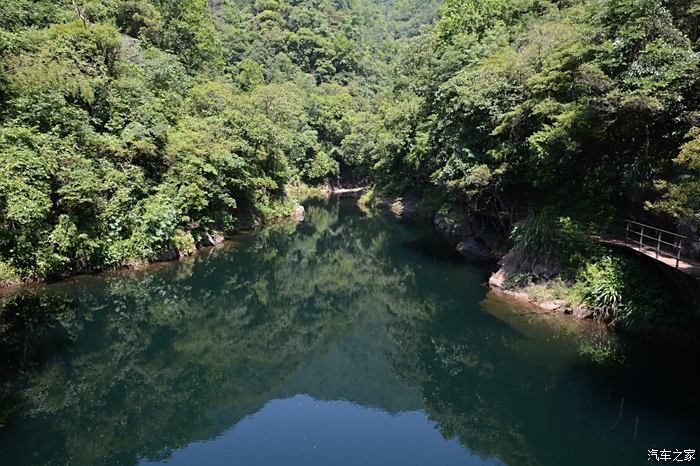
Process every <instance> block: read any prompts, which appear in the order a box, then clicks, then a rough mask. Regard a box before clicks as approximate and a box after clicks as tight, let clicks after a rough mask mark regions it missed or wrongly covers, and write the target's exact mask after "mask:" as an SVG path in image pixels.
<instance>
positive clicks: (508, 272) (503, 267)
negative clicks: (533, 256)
mask: <svg viewBox="0 0 700 466" xmlns="http://www.w3.org/2000/svg"><path fill="white" fill-rule="evenodd" d="M521 263H522V256H521V255H520V253H519V252H518V251H516V250H515V249H511V250H510V251H509V252H508V254H506V255H505V256H503V257H502V258H501V260H500V261H499V263H498V264H499V265H500V268H499V269H498V270H497V271H496V272H494V273H493V274H492V275H491V277H490V278H489V286H491V287H493V288H500V289H506V288H507V286H506V282H507V281H508V278H509V277H510V276H512V275H513V274H515V273H517V272H518V270H519V269H520V265H521Z"/></svg>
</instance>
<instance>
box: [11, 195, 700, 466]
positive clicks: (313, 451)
mask: <svg viewBox="0 0 700 466" xmlns="http://www.w3.org/2000/svg"><path fill="white" fill-rule="evenodd" d="M488 273H489V266H484V267H477V266H474V265H469V264H466V263H464V262H463V261H462V260H460V259H459V258H458V257H455V256H454V255H453V254H452V252H451V250H450V248H448V247H447V246H445V244H444V243H443V242H442V240H441V239H440V238H439V237H437V235H436V233H435V232H434V231H432V229H431V228H430V227H429V226H426V225H415V224H410V223H406V222H402V221H400V220H397V219H394V218H392V217H389V216H386V215H377V214H372V213H363V212H362V211H360V210H359V209H358V208H357V207H356V206H355V205H354V204H353V203H352V202H351V201H343V200H341V201H338V200H329V201H321V200H312V201H309V202H308V203H307V217H306V220H305V221H304V222H303V223H300V224H292V223H280V224H275V225H272V226H270V227H268V228H266V229H264V230H262V231H260V232H257V233H253V234H247V235H242V236H241V237H239V238H238V239H237V240H236V241H234V242H231V243H228V244H226V245H225V246H223V247H220V248H217V249H213V250H211V251H207V252H204V253H203V254H200V255H198V256H197V257H196V258H194V259H192V260H189V261H185V262H180V263H173V264H165V265H162V266H158V267H156V268H152V269H148V270H144V271H130V272H120V273H112V274H106V275H102V276H99V277H91V278H82V279H76V280H73V281H71V282H66V283H61V284H55V285H50V286H45V287H39V288H32V289H24V290H21V291H17V290H15V291H12V292H6V293H4V294H2V295H0V309H2V314H1V315H2V320H1V321H0V326H1V328H0V330H2V331H3V332H4V333H5V338H3V341H2V343H1V344H0V350H1V351H2V354H3V359H4V363H3V365H2V368H1V369H0V375H1V379H0V380H1V382H2V383H1V386H2V391H1V392H0V424H3V427H0V464H3V465H13V466H14V465H17V466H21V465H44V464H51V465H54V464H55V465H63V464H70V465H153V464H172V465H253V466H254V465H378V466H389V465H402V466H407V465H446V466H447V465H513V466H515V465H551V466H561V465H581V466H583V465H586V466H590V465H608V464H609V465H643V464H650V462H649V461H648V455H647V450H648V449H651V448H657V449H662V448H666V449H669V450H674V449H681V450H683V449H696V450H698V449H700V430H699V423H698V415H699V414H700V402H699V401H698V396H697V393H698V390H700V384H698V382H699V380H698V369H699V368H700V364H699V363H698V357H697V352H695V351H688V350H686V351H685V353H683V356H682V357H679V356H678V354H676V353H673V352H672V350H671V349H669V348H667V346H668V344H659V343H654V344H644V343H640V342H636V343H635V342H632V341H620V340H618V339H613V338H612V337H610V336H609V335H607V334H606V333H605V332H604V331H602V330H601V329H599V328H596V327H595V326H583V327H582V326H581V325H578V324H576V323H574V322H572V321H571V320H567V319H560V318H552V317H546V316H541V315H535V314H532V313H530V312H527V310H524V309H520V308H518V306H517V305H514V304H512V303H508V302H506V301H500V300H499V299H497V298H495V297H490V296H487V290H486V289H485V288H484V287H483V286H482V283H483V282H484V281H485V279H486V278H487V277H488ZM586 348H587V349H588V350H589V351H584V349H586ZM591 348H593V349H596V348H597V349H600V348H615V351H616V354H617V357H616V359H615V361H612V362H608V363H607V364H600V363H596V362H595V361H594V359H593V358H591V357H590V354H591V351H590V349H591ZM696 456H697V455H696Z"/></svg>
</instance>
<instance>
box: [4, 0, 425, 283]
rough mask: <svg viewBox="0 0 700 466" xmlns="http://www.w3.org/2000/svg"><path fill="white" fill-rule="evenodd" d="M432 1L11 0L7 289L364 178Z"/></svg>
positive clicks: (154, 253)
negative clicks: (400, 65) (401, 48)
mask: <svg viewBox="0 0 700 466" xmlns="http://www.w3.org/2000/svg"><path fill="white" fill-rule="evenodd" d="M404 3H405V2H404ZM430 5H431V3H430V2H428V3H427V4H426V2H423V5H422V6H421V17H420V18H422V19H421V21H422V20H425V21H429V20H430V19H431V17H430V14H431V13H430V12H431V11H432V12H433V14H435V12H436V9H437V8H436V7H435V6H430ZM423 7H426V8H423ZM415 8H418V5H417V4H416V5H414V4H404V5H393V4H380V3H373V2H370V1H356V2H342V1H340V2H332V1H330V0H303V1H296V2H288V3H287V2H284V1H278V0H257V1H255V2H252V1H228V0H223V1H221V0H210V1H205V0H185V1H179V0H178V1H174V0H164V1H151V2H149V1H146V0H137V1H115V0H95V1H48V0H45V1H39V2H35V1H28V0H26V1H25V0H11V1H9V2H5V3H4V4H3V5H2V6H1V7H0V26H2V29H0V103H1V108H2V111H1V113H0V123H1V126H0V172H1V173H2V175H1V177H0V282H6V283H7V282H12V281H17V280H21V279H32V278H44V277H51V276H57V275H61V274H66V273H76V272H84V271H90V270H96V269H100V268H104V267H114V266H122V265H128V264H130V263H135V262H141V261H150V260H155V259H157V258H159V257H160V256H161V255H162V254H163V253H164V252H167V251H169V250H172V249H173V248H175V249H177V250H178V251H179V252H180V254H187V253H188V252H189V251H191V250H192V247H193V245H194V243H195V241H198V240H199V239H200V238H201V235H202V233H203V232H204V231H205V230H209V229H211V230H212V231H219V232H224V233H230V232H232V231H234V230H236V229H237V228H240V227H243V226H247V225H250V224H253V223H257V222H259V221H263V220H265V219H266V218H269V217H272V216H274V215H279V214H284V213H285V211H287V210H289V208H290V204H289V202H288V201H287V199H286V197H285V194H284V192H285V186H287V185H288V184H290V183H294V182H299V181H301V182H305V183H309V184H320V183H324V182H328V181H333V182H336V181H337V179H338V177H339V176H340V172H341V171H344V172H348V173H349V174H348V176H350V177H351V176H352V174H350V170H349V168H348V167H350V166H354V165H356V164H357V160H356V157H357V156H356V153H357V151H356V150H355V146H356V144H357V142H358V141H360V140H362V139H363V138H364V137H365V134H366V133H367V132H368V131H370V129H369V127H368V124H369V123H370V122H373V121H375V120H376V119H377V117H376V115H377V112H378V107H379V104H378V102H380V101H381V99H380V98H379V96H381V95H382V94H384V93H386V92H387V90H388V89H389V81H388V80H389V77H390V75H391V73H390V71H389V69H390V68H389V60H390V58H391V57H393V56H394V55H395V53H394V52H395V49H396V44H395V43H394V41H393V40H394V38H395V37H403V36H409V35H415V34H416V33H417V27H418V25H417V24H415V21H414V17H413V10H412V9H415ZM402 12H403V13H402Z"/></svg>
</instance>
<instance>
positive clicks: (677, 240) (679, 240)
mask: <svg viewBox="0 0 700 466" xmlns="http://www.w3.org/2000/svg"><path fill="white" fill-rule="evenodd" d="M633 225H637V226H639V227H641V228H640V229H639V230H635V229H634V227H633ZM645 230H649V232H650V233H655V234H656V235H655V236H649V235H647V234H645ZM630 233H631V234H632V236H634V238H630ZM664 233H666V234H667V235H671V237H672V238H673V243H669V242H668V241H664V240H662V239H661V235H662V234H664ZM637 237H639V240H637V239H636V238H637ZM644 238H647V239H649V240H651V241H654V242H655V243H656V245H654V246H652V245H650V244H644ZM684 239H687V238H686V237H685V236H683V235H679V234H678V233H674V232H672V231H668V230H664V229H661V228H656V227H653V226H651V225H647V224H644V223H640V222H637V221H634V220H630V219H625V240H626V241H633V242H634V244H636V245H638V246H639V250H640V251H642V247H645V248H652V249H653V250H654V251H655V252H656V258H657V259H658V258H659V255H663V256H668V257H671V258H673V259H675V260H676V268H678V265H679V263H680V260H681V253H682V252H683V240H684ZM662 244H663V245H666V246H670V247H671V248H672V251H673V253H670V252H667V251H664V250H663V249H662V248H661V245H662Z"/></svg>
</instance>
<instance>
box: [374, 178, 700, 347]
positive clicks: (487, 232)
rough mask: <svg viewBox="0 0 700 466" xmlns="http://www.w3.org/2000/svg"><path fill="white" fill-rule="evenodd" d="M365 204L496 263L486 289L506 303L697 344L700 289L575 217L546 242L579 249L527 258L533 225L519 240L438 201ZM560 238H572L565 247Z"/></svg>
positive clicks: (498, 225) (381, 198)
mask: <svg viewBox="0 0 700 466" xmlns="http://www.w3.org/2000/svg"><path fill="white" fill-rule="evenodd" d="M361 202H362V203H363V204H365V205H371V206H374V207H376V208H380V209H384V210H388V211H391V212H392V213H393V214H394V215H397V216H400V217H405V218H422V219H424V220H426V221H431V222H432V223H433V225H434V226H435V228H436V229H437V230H438V231H440V232H441V233H442V235H443V237H444V238H445V239H446V240H447V241H448V242H449V243H450V244H451V245H452V246H453V247H454V248H455V250H456V251H457V252H458V253H460V254H461V255H462V256H463V257H464V258H465V259H466V260H468V261H472V262H491V263H493V264H495V265H494V270H493V273H492V274H491V276H490V278H489V280H488V283H487V286H488V287H489V288H490V289H491V290H492V292H493V293H495V294H498V295H499V296H501V297H503V298H504V299H511V300H513V301H514V302H518V303H521V304H525V305H527V306H528V307H530V308H533V307H535V308H537V310H538V312H545V313H552V314H559V315H565V316H569V317H571V318H574V319H576V320H584V319H589V320H596V321H599V322H602V323H604V324H606V325H607V326H608V327H609V328H611V329H615V330H618V331H630V332H635V333H640V334H644V335H646V336H653V337H662V338H665V337H673V338H680V339H683V340H692V341H696V340H697V337H696V336H695V335H694V332H693V331H692V329H694V328H698V327H700V318H699V316H698V312H697V309H696V308H695V307H696V304H695V303H694V302H693V300H692V297H691V296H697V290H696V291H695V292H689V290H690V288H689V287H693V286H696V284H695V283H683V282H682V281H683V277H677V276H674V275H673V274H672V273H670V272H667V271H664V270H661V269H659V268H658V267H657V266H656V264H653V263H649V262H644V261H643V259H641V258H639V257H636V256H635V255H634V254H633V253H632V254H629V253H628V251H620V250H616V249H614V248H610V247H607V246H605V245H601V244H598V243H596V242H594V241H592V240H590V238H588V237H586V235H585V234H584V233H583V232H582V231H581V230H580V229H579V226H577V225H576V224H575V222H573V221H572V220H571V219H568V218H560V219H558V220H556V222H560V221H561V222H564V223H563V224H562V225H557V228H558V227H559V226H561V228H562V232H560V233H556V232H555V233H552V234H554V237H552V238H550V239H548V240H547V241H546V242H545V244H547V243H550V242H551V243H552V244H554V245H556V244H569V243H570V244H574V245H575V247H573V248H572V249H571V250H566V251H556V250H554V249H551V248H550V249H546V248H545V249H543V250H541V251H534V252H533V251H527V253H526V251H525V247H524V246H523V244H519V243H518V241H519V240H520V241H521V243H522V239H520V238H519V237H518V235H522V234H523V231H524V230H527V228H528V225H527V222H528V221H522V222H519V223H518V225H517V227H516V230H515V231H516V232H518V233H517V234H516V235H513V234H511V228H512V227H513V226H515V225H513V226H511V225H509V224H504V223H503V222H498V221H496V220H495V219H493V218H490V217H487V216H484V215H480V214H474V213H472V214H470V213H469V212H468V211H467V210H466V209H465V208H464V207H461V206H459V205H455V204H451V203H447V202H445V203H442V204H439V203H433V205H432V210H430V209H427V210H426V209H425V202H424V201H423V200H421V199H420V197H419V196H415V195H414V196H390V195H374V193H372V192H371V191H370V192H369V194H368V195H367V196H363V199H361ZM529 221H531V220H529ZM534 221H535V223H536V222H539V221H541V219H535V220H534ZM537 227H542V225H538V226H537ZM545 231H546V228H545ZM539 233H542V232H541V231H540V232H539ZM550 233H551V232H550ZM558 234H564V235H572V237H571V238H567V241H560V239H561V238H557V237H556V235H558ZM664 272H665V273H664Z"/></svg>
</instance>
